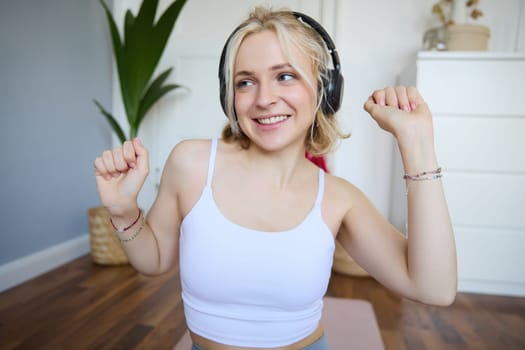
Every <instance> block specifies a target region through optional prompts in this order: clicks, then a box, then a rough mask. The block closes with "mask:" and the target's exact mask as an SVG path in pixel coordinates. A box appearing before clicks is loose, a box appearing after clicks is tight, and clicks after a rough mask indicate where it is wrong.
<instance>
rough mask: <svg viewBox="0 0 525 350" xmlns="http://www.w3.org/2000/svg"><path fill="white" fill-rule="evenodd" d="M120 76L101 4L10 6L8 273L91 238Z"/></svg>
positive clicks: (2, 54)
mask: <svg viewBox="0 0 525 350" xmlns="http://www.w3.org/2000/svg"><path fill="white" fill-rule="evenodd" d="M111 74H112V55H111V44H110V39H109V34H108V31H107V25H106V19H105V15H104V12H103V10H102V7H101V6H100V4H99V2H98V1H86V0H41V1H34V0H2V1H1V2H0V163H1V165H0V237H1V242H0V265H1V264H4V263H6V262H9V261H12V260H14V259H17V258H20V257H23V256H26V255H29V254H32V253H35V252H38V251H41V250H43V249H45V248H48V247H50V246H53V245H56V244H59V243H62V242H64V241H67V240H69V239H72V238H75V237H77V236H79V235H82V234H85V233H87V232H88V223H87V209H88V208H89V207H91V206H98V205H100V202H99V199H98V195H97V191H96V185H95V181H94V176H93V160H94V158H95V157H96V155H97V154H99V153H100V152H101V151H102V150H103V149H106V148H108V147H110V145H111V131H110V129H109V126H108V125H107V124H106V121H105V120H104V119H103V117H102V116H101V115H100V114H99V113H98V110H97V109H96V106H95V105H94V104H93V102H92V98H94V97H96V98H97V99H99V101H101V103H102V104H103V105H105V106H107V107H111V104H110V103H111Z"/></svg>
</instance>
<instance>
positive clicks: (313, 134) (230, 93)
mask: <svg viewBox="0 0 525 350" xmlns="http://www.w3.org/2000/svg"><path fill="white" fill-rule="evenodd" d="M265 30H270V31H273V32H274V33H275V34H276V35H277V38H278V40H279V43H280V46H281V49H282V50H283V53H284V55H285V57H286V58H287V59H288V61H289V63H290V65H291V66H292V67H293V68H294V69H295V70H296V71H297V72H298V74H299V75H300V76H301V77H302V78H303V79H305V81H306V82H307V83H308V85H310V88H311V89H312V90H313V92H314V93H315V95H316V96H317V101H316V114H315V118H314V121H313V123H312V126H311V128H310V132H309V134H308V135H307V137H306V139H305V147H306V150H307V151H308V152H309V153H310V154H313V155H323V154H326V153H329V152H330V151H331V150H332V149H333V147H334V146H335V144H336V142H337V141H338V139H340V138H347V137H349V136H350V135H349V134H344V133H343V132H342V131H341V130H340V129H339V126H338V124H337V120H336V118H335V115H334V114H325V113H323V111H322V108H320V107H321V101H322V100H323V98H324V91H325V87H324V84H325V82H326V81H328V78H327V75H328V74H329V70H330V64H331V57H330V55H329V53H328V51H327V48H326V44H325V43H324V41H323V39H322V37H321V36H320V35H319V33H317V32H316V31H315V29H313V28H311V27H310V26H308V25H306V24H304V23H302V22H301V21H299V20H298V18H297V17H296V16H294V14H293V13H292V12H291V11H289V10H279V11H273V10H272V9H270V8H267V7H256V8H255V9H253V10H252V12H251V13H250V14H249V16H248V18H247V19H246V20H245V21H244V22H243V23H242V24H241V25H240V26H239V27H238V28H237V29H236V31H235V32H234V33H233V34H232V35H231V37H230V38H229V40H228V43H227V46H226V48H225V50H226V51H225V59H224V66H223V67H222V71H223V72H224V77H223V78H224V84H225V110H226V115H227V116H228V119H229V123H228V124H227V125H226V126H225V127H224V129H223V132H222V137H223V138H224V139H225V140H226V141H229V142H238V143H239V144H240V145H241V147H243V148H245V149H247V148H248V147H249V146H250V139H249V138H248V137H247V136H246V135H245V134H244V133H243V132H242V130H241V128H240V127H239V124H238V122H237V117H236V114H235V106H234V94H235V87H234V83H233V73H234V64H235V57H236V56H237V51H238V50H239V47H240V46H241V43H242V41H243V40H244V39H245V38H246V37H247V36H249V35H250V34H254V33H259V32H262V31H265ZM292 47H294V48H297V49H299V52H301V53H302V54H304V55H306V56H307V57H309V58H310V61H311V64H312V67H311V68H312V72H313V75H314V77H316V81H311V79H310V78H309V77H308V75H307V74H306V73H305V72H304V70H303V69H302V68H301V67H300V66H299V65H298V64H297V62H296V60H295V59H294V57H293V55H292V54H291V52H292V50H291V48H292Z"/></svg>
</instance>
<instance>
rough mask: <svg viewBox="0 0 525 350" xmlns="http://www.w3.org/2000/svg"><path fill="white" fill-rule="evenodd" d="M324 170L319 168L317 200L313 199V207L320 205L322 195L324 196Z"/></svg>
mask: <svg viewBox="0 0 525 350" xmlns="http://www.w3.org/2000/svg"><path fill="white" fill-rule="evenodd" d="M324 177H325V174H324V170H323V169H321V168H319V184H318V186H319V187H318V188H317V198H316V199H315V205H319V206H320V205H321V202H322V201H323V194H324Z"/></svg>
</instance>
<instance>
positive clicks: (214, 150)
mask: <svg viewBox="0 0 525 350" xmlns="http://www.w3.org/2000/svg"><path fill="white" fill-rule="evenodd" d="M216 155H217V138H215V137H214V138H212V139H211V149H210V160H209V163H208V178H207V180H206V187H210V186H211V179H212V178H213V170H214V169H215V157H216Z"/></svg>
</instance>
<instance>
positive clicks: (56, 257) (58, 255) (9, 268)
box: [0, 234, 90, 292]
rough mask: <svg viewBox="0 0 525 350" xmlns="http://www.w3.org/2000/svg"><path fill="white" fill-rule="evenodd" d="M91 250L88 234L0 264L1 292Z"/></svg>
mask: <svg viewBox="0 0 525 350" xmlns="http://www.w3.org/2000/svg"><path fill="white" fill-rule="evenodd" d="M89 250H90V247H89V235H88V234H86V235H82V236H79V237H77V238H73V239H71V240H69V241H66V242H64V243H60V244H57V245H55V246H52V247H49V248H47V249H44V250H42V251H40V252H37V253H35V254H31V255H28V256H25V257H23V258H20V259H17V260H14V261H11V262H8V263H7V264H4V265H0V292H2V291H4V290H7V289H9V288H11V287H14V286H16V285H18V284H20V283H23V282H25V281H27V280H30V279H31V278H33V277H36V276H39V275H41V274H43V273H45V272H47V271H49V270H52V269H54V268H56V267H59V266H61V265H63V264H65V263H68V262H70V261H72V260H74V259H76V258H78V257H80V256H82V255H84V254H87V253H88V252H89Z"/></svg>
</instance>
